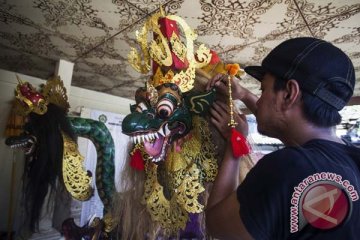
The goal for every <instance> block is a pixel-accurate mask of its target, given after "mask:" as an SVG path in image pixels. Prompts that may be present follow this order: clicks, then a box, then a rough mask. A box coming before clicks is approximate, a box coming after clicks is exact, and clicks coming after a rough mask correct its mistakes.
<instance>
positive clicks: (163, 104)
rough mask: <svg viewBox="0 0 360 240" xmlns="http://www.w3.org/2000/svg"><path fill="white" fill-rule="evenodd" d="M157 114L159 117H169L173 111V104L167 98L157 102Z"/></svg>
mask: <svg viewBox="0 0 360 240" xmlns="http://www.w3.org/2000/svg"><path fill="white" fill-rule="evenodd" d="M156 111H157V114H158V116H159V117H160V118H167V117H169V116H170V115H171V114H172V113H173V111H174V104H173V103H172V102H171V101H169V100H166V99H164V100H161V101H159V102H158V104H157V108H156Z"/></svg>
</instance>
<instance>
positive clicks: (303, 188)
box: [237, 140, 360, 239]
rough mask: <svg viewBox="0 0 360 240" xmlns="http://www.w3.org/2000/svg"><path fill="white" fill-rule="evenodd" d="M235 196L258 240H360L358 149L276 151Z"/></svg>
mask: <svg viewBox="0 0 360 240" xmlns="http://www.w3.org/2000/svg"><path fill="white" fill-rule="evenodd" d="M237 196H238V200H239V203H240V217H241V219H242V221H243V223H244V225H245V227H246V229H247V230H248V232H249V233H250V234H251V235H252V236H253V237H254V238H255V239H360V200H359V198H360V149H359V148H356V147H354V146H347V145H343V144H339V143H335V142H330V141H326V140H311V141H309V142H307V143H306V144H304V145H303V146H301V147H286V148H284V149H281V150H278V151H275V152H273V153H270V154H268V155H266V156H265V157H263V158H262V159H260V160H259V162H258V163H257V164H256V165H255V167H254V168H253V169H252V170H251V171H250V172H249V173H248V175H247V177H246V178H245V180H244V181H243V183H242V184H241V185H240V186H239V187H238V189H237Z"/></svg>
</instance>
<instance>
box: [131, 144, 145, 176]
mask: <svg viewBox="0 0 360 240" xmlns="http://www.w3.org/2000/svg"><path fill="white" fill-rule="evenodd" d="M130 166H131V167H132V168H134V169H136V170H138V171H144V169H145V165H144V159H143V157H142V155H141V151H140V150H139V149H136V151H135V152H134V154H133V155H131V161H130Z"/></svg>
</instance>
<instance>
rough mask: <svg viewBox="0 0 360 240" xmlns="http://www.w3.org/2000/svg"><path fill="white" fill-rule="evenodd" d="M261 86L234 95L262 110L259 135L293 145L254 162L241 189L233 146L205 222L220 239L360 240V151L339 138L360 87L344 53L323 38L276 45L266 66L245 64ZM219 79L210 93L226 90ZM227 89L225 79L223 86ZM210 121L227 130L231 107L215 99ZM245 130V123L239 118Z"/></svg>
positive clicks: (255, 110) (238, 89) (236, 88)
mask: <svg viewBox="0 0 360 240" xmlns="http://www.w3.org/2000/svg"><path fill="white" fill-rule="evenodd" d="M245 71H246V72H247V73H248V74H250V75H251V76H253V77H254V78H256V79H258V80H259V81H260V82H261V91H262V94H261V96H260V98H258V97H256V96H255V95H253V94H252V93H250V91H248V90H247V89H245V88H243V87H241V86H240V85H239V84H235V83H234V84H232V85H233V90H232V91H233V98H234V99H236V98H237V99H240V100H242V101H243V102H244V103H245V104H246V105H247V107H248V108H249V109H250V110H251V111H252V112H253V113H254V114H255V116H256V119H257V122H258V131H259V132H260V133H262V134H264V135H267V136H270V137H275V138H278V139H280V140H281V141H282V142H283V143H284V144H285V146H286V147H285V148H283V149H281V150H278V151H275V152H272V153H270V154H268V155H266V156H265V157H263V158H262V159H260V160H259V162H258V163H257V164H256V165H255V167H254V168H253V169H252V170H251V171H250V172H249V173H248V175H247V177H246V178H245V180H244V181H243V183H242V184H241V185H240V186H238V173H239V160H238V159H235V158H234V157H233V156H232V153H231V147H230V144H229V146H228V148H227V151H226V153H225V156H224V159H223V162H222V163H221V167H220V169H219V173H218V176H217V179H216V181H215V183H214V186H213V191H212V192H211V195H210V197H209V200H208V205H207V210H206V224H207V227H208V230H209V232H210V234H211V235H213V236H214V237H217V238H221V239H359V238H360V200H359V197H360V195H359V194H360V149H358V148H356V147H354V146H350V145H349V144H347V143H345V142H343V141H342V140H341V139H339V138H338V137H337V136H336V134H335V126H336V125H337V124H339V123H340V121H341V117H340V115H339V113H338V111H339V110H341V109H342V108H343V107H344V106H345V105H346V104H347V102H348V101H349V99H350V98H351V96H352V94H353V90H354V85H355V74H354V67H353V65H352V63H351V61H350V59H349V58H348V56H346V54H345V53H343V52H342V51H341V50H340V49H338V48H337V47H335V46H333V45H332V44H330V43H328V42H325V41H323V40H319V39H315V38H309V37H307V38H295V39H291V40H287V41H285V42H283V43H281V44H280V45H279V46H277V47H276V48H274V49H273V50H272V51H271V52H270V53H269V54H268V56H267V57H266V58H265V59H264V60H263V62H262V65H261V66H252V67H247V68H245ZM224 77H225V76H221V75H218V76H216V77H215V78H214V79H212V81H210V82H209V84H208V88H211V87H216V88H217V89H218V91H220V92H223V93H226V92H227V90H228V89H227V87H226V86H225V84H223V83H222V81H221V80H222V79H224ZM224 82H225V83H226V81H224ZM211 114H212V119H211V120H212V122H213V123H214V125H215V126H216V127H217V128H218V129H219V130H220V131H224V129H226V128H227V127H226V126H227V125H226V124H227V117H226V115H228V110H227V109H226V105H224V104H222V103H215V104H214V106H213V108H212V110H211ZM237 121H238V122H239V125H238V126H239V128H238V130H240V131H242V132H243V133H245V132H246V131H247V124H246V122H245V120H244V118H239V117H238V118H237Z"/></svg>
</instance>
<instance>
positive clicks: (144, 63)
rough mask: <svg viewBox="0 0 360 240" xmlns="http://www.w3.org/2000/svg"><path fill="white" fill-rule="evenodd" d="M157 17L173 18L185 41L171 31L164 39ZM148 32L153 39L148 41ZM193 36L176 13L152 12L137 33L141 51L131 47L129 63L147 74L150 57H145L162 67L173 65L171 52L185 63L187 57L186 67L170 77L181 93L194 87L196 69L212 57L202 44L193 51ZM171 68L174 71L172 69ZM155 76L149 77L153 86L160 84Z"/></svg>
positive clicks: (192, 32)
mask: <svg viewBox="0 0 360 240" xmlns="http://www.w3.org/2000/svg"><path fill="white" fill-rule="evenodd" d="M160 18H167V19H170V20H173V21H175V22H176V24H177V26H179V27H181V28H182V32H183V33H184V35H185V44H184V43H183V42H182V41H181V39H180V38H179V36H176V34H175V32H173V34H172V36H171V37H170V39H167V38H166V37H165V36H164V35H163V34H162V32H161V30H160V28H159V19H160ZM149 33H150V34H154V33H155V40H151V41H150V43H149V44H148V34H149ZM196 38H197V35H196V33H195V32H194V31H193V30H192V29H191V28H190V27H189V25H188V24H187V23H186V22H185V20H184V19H182V18H181V17H178V16H175V15H169V16H164V14H163V13H162V12H161V11H160V12H159V13H156V14H154V15H152V16H151V17H150V18H149V19H148V20H147V21H146V22H145V24H144V26H143V27H142V30H141V32H140V33H137V41H138V43H139V45H140V49H141V52H142V53H139V52H138V51H137V50H136V49H135V48H131V50H130V53H129V55H128V60H129V63H130V65H131V66H132V67H133V68H134V69H135V70H136V71H138V72H141V73H148V71H149V70H150V62H149V61H150V59H149V58H148V57H150V58H151V59H152V60H153V61H155V62H156V63H157V64H158V65H159V66H160V67H162V66H165V67H166V68H168V67H171V66H172V64H173V59H172V54H171V53H174V54H175V55H176V56H177V57H178V58H179V59H180V60H181V61H183V62H185V61H186V60H187V61H188V67H187V69H186V70H180V71H179V72H178V73H174V76H173V78H172V79H171V80H170V81H169V82H171V83H175V84H177V85H178V86H179V88H180V90H181V91H182V92H183V93H184V92H187V91H190V90H191V89H192V88H193V86H194V79H195V69H196V68H202V67H204V66H206V65H207V64H209V62H210V60H211V56H212V54H211V53H210V50H209V49H207V48H206V47H205V46H204V45H201V46H200V47H199V49H198V50H197V51H196V52H194V41H195V40H196ZM170 46H171V49H170ZM195 55H196V59H195ZM170 70H171V69H170ZM167 71H168V70H167ZM172 71H173V72H174V69H173V70H172ZM165 75H167V73H165V71H164V75H163V74H161V76H160V77H161V78H163V76H165ZM158 76H159V75H158ZM158 76H156V73H155V76H154V77H153V79H152V80H151V81H152V82H153V85H154V87H157V86H158V85H156V84H154V83H158V84H161V82H162V81H161V79H156V78H157V77H158Z"/></svg>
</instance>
